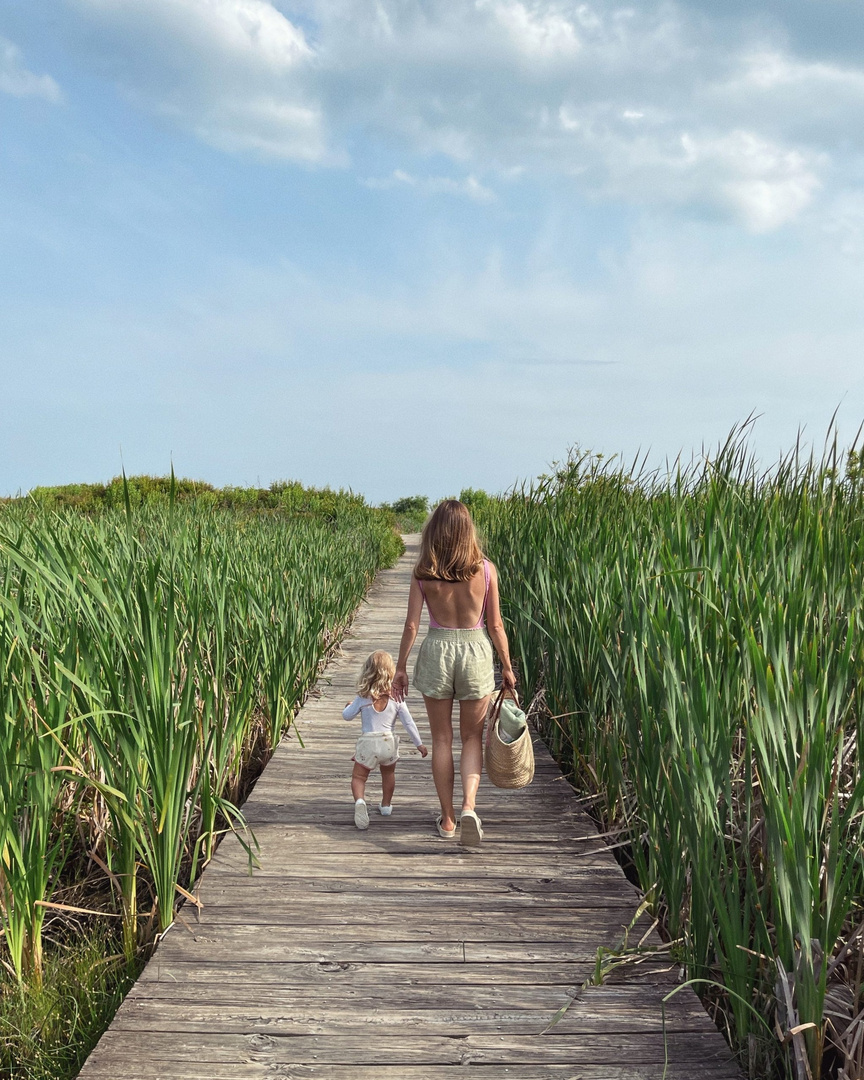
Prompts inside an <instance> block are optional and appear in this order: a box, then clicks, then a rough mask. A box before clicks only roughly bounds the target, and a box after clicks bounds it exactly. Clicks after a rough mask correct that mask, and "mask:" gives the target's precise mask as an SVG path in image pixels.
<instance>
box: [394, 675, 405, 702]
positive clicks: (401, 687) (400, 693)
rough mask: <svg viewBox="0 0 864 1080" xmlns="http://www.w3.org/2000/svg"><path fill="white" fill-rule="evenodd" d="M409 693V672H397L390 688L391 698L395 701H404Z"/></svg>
mask: <svg viewBox="0 0 864 1080" xmlns="http://www.w3.org/2000/svg"><path fill="white" fill-rule="evenodd" d="M407 693H408V672H407V671H397V672H396V674H395V675H394V676H393V684H392V686H391V687H390V696H391V697H392V698H393V700H394V701H404V700H405V695H406V694H407Z"/></svg>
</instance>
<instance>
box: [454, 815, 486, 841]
mask: <svg viewBox="0 0 864 1080" xmlns="http://www.w3.org/2000/svg"><path fill="white" fill-rule="evenodd" d="M459 825H460V835H459V843H460V844H461V845H462V847H470V848H479V847H480V841H481V840H482V839H483V826H482V825H481V823H480V818H479V817H477V815H476V814H475V813H474V811H473V810H463V811H462V817H461V818H460V819H459Z"/></svg>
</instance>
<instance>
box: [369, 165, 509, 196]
mask: <svg viewBox="0 0 864 1080" xmlns="http://www.w3.org/2000/svg"><path fill="white" fill-rule="evenodd" d="M364 183H365V184H366V186H367V187H369V188H374V189H375V190H377V191H386V190H387V189H389V188H393V187H410V188H414V189H415V190H416V191H419V192H420V193H421V194H423V195H462V196H464V197H466V198H469V199H473V200H474V201H475V202H494V201H495V192H494V191H492V190H491V189H490V188H488V187H485V186H484V185H483V184H481V183H480V181H479V180H478V179H477V177H476V176H470V175H469V176H466V177H465V178H464V179H463V180H454V179H453V178H452V177H450V176H413V175H412V174H411V173H408V172H405V170H404V169H394V170H393V172H392V173H391V174H390V176H387V177H385V178H384V179H377V178H375V177H372V178H371V179H369V180H366V181H364Z"/></svg>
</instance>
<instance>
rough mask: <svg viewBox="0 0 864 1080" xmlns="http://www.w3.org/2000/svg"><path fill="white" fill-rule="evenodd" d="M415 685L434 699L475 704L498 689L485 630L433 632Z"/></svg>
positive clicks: (419, 662)
mask: <svg viewBox="0 0 864 1080" xmlns="http://www.w3.org/2000/svg"><path fill="white" fill-rule="evenodd" d="M414 686H415V687H416V688H417V689H418V690H419V691H420V693H421V694H425V695H426V697H431V698H455V699H456V700H457V701H475V700H477V699H479V698H484V697H486V696H487V695H489V694H491V693H492V691H493V690H494V689H495V673H494V671H493V670H492V642H491V641H490V640H489V635H488V634H487V633H486V631H485V630H445V629H438V628H435V629H430V630H429V633H428V634H427V635H426V639H425V640H424V642H423V644H422V645H421V646H420V652H419V653H418V655H417V663H416V664H415V665H414Z"/></svg>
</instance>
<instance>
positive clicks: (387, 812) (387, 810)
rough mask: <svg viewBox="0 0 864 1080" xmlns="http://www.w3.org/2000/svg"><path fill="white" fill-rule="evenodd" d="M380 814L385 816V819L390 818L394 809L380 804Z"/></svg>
mask: <svg viewBox="0 0 864 1080" xmlns="http://www.w3.org/2000/svg"><path fill="white" fill-rule="evenodd" d="M378 812H379V813H380V814H383V815H384V817H390V815H391V814H392V813H393V807H392V806H385V805H384V804H383V803H379V804H378Z"/></svg>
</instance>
